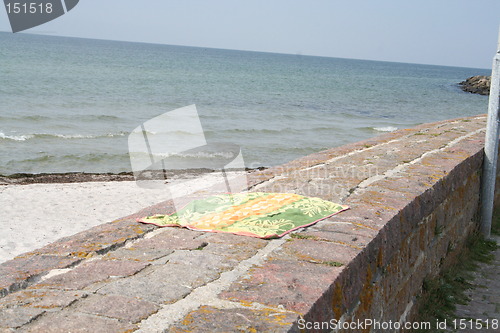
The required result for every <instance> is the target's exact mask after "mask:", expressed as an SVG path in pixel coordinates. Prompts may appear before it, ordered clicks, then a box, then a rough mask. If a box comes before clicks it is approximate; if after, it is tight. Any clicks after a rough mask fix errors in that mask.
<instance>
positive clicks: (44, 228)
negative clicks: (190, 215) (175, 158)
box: [0, 173, 221, 263]
mask: <svg viewBox="0 0 500 333" xmlns="http://www.w3.org/2000/svg"><path fill="white" fill-rule="evenodd" d="M220 180H221V178H220V174H218V173H213V174H212V173H209V174H204V175H198V176H191V179H186V178H179V179H176V180H173V181H171V182H170V183H169V184H168V190H166V189H146V188H141V187H139V186H138V185H137V184H136V182H135V181H108V182H81V183H49V184H28V185H2V186H0V205H1V207H2V209H1V210H0V223H1V229H2V232H1V234H0V263H2V262H5V261H7V260H10V259H12V258H14V257H16V256H18V255H20V254H22V253H25V252H28V251H32V250H35V249H37V248H40V247H43V246H45V245H47V244H49V243H51V242H54V241H56V240H57V239H59V238H62V237H66V236H70V235H74V234H76V233H78V232H80V231H83V230H86V229H89V228H92V227H94V226H96V225H99V224H102V223H106V222H111V221H113V220H115V219H118V218H120V217H124V216H127V215H130V214H133V213H135V212H137V211H139V210H140V209H142V208H145V207H147V206H150V205H153V204H156V203H159V202H162V201H165V200H168V199H171V198H172V197H178V196H183V195H186V194H189V193H192V192H194V191H197V190H200V189H203V188H205V187H208V186H211V185H213V184H216V183H219V182H220Z"/></svg>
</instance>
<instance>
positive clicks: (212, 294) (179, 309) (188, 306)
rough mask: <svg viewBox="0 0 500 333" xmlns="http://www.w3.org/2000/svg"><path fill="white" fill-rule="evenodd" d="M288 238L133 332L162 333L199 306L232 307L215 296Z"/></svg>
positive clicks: (269, 245)
mask: <svg viewBox="0 0 500 333" xmlns="http://www.w3.org/2000/svg"><path fill="white" fill-rule="evenodd" d="M288 237H289V236H285V237H283V238H280V239H277V240H270V241H269V243H268V244H267V245H266V246H265V247H264V248H262V249H260V250H259V251H258V252H257V254H255V255H254V256H253V257H251V258H249V259H246V260H243V261H241V262H240V263H239V264H238V265H237V266H236V267H235V268H234V269H233V270H232V271H226V272H223V273H221V275H220V277H219V278H218V279H217V280H215V281H213V282H211V283H208V284H206V285H204V286H202V287H199V288H196V289H195V290H193V291H192V292H191V293H190V294H189V295H187V296H186V297H185V298H183V299H181V300H179V301H177V302H176V303H173V304H168V305H164V306H163V307H162V309H161V310H160V311H158V312H157V313H155V314H154V315H152V316H150V317H149V318H147V319H145V320H143V321H142V322H141V323H140V329H139V330H138V331H137V332H143V333H146V332H147V333H150V332H164V331H165V330H166V329H168V328H169V327H170V326H171V325H172V324H173V323H175V322H177V321H179V320H181V319H182V318H184V317H185V316H186V315H187V314H188V313H189V312H191V311H194V310H196V309H198V308H199V307H200V306H203V305H208V306H215V307H217V306H219V307H220V306H224V305H229V306H235V305H234V302H230V303H228V302H226V301H224V300H220V299H219V298H218V295H219V294H220V293H221V292H222V291H224V290H225V289H227V288H228V287H229V286H230V285H231V284H232V283H233V282H234V281H236V280H237V279H238V278H240V277H241V276H243V275H244V274H246V273H247V272H248V271H249V270H250V268H252V267H253V266H256V265H260V264H262V263H263V262H264V261H265V259H266V258H267V256H268V255H269V254H270V253H272V252H273V251H275V250H277V249H278V248H280V247H281V246H282V245H283V244H284V243H285V242H286V241H287V239H288Z"/></svg>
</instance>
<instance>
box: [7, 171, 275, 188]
mask: <svg viewBox="0 0 500 333" xmlns="http://www.w3.org/2000/svg"><path fill="white" fill-rule="evenodd" d="M265 169H267V167H257V168H245V171H247V172H250V171H254V170H265ZM157 172H163V171H160V170H158V171H157ZM216 172H218V170H212V169H201V168H200V169H178V170H167V171H166V176H167V182H169V181H173V180H177V179H190V178H195V177H199V176H203V175H205V174H211V173H216ZM122 181H135V177H134V174H133V172H120V173H112V172H106V173H92V172H64V173H56V172H55V173H15V174H11V175H1V174H0V186H2V185H29V184H68V183H89V182H122Z"/></svg>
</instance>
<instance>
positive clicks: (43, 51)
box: [0, 32, 489, 175]
mask: <svg viewBox="0 0 500 333" xmlns="http://www.w3.org/2000/svg"><path fill="white" fill-rule="evenodd" d="M488 74H489V70H487V69H473V68H457V67H443V66H431V65H417V64H405V63H391V62H375V61H364V60H353V59H339V58H327V57H313V56H303V55H286V54H273V53H261V52H244V51H234V50H221V49H209V48H195V47H183V46H171V45H157V44H145V43H130V42H118V41H104V40H91V39H80V38H66V37H53V36H43V35H30V34H11V33H1V32H0V174H4V175H8V174H13V173H21V172H22V173H42V172H48V173H52V172H74V171H78V172H82V171H83V172H122V171H130V169H131V166H130V160H129V155H128V147H127V137H128V135H129V133H130V132H131V131H133V130H134V129H135V128H136V127H138V126H140V125H141V124H142V123H143V122H145V121H147V120H149V119H152V118H154V117H156V116H158V115H161V114H163V113H165V112H168V111H171V110H174V109H177V108H181V107H184V106H187V105H191V104H196V106H197V109H198V113H199V116H200V119H201V124H202V126H203V129H204V132H205V136H206V139H207V141H208V142H209V143H218V142H230V143H233V144H237V145H239V146H240V147H241V149H242V154H243V156H244V159H245V164H246V165H247V166H248V167H258V166H272V165H278V164H282V163H284V162H287V161H289V160H292V159H294V158H297V157H300V156H303V155H306V154H310V153H313V152H316V151H320V150H323V149H327V148H331V147H336V146H340V145H343V144H346V143H350V142H355V141H359V140H362V139H366V138H369V137H372V136H375V135H377V134H380V133H381V132H385V131H393V130H396V129H400V128H407V127H412V126H414V125H417V124H420V123H425V122H432V121H438V120H444V119H450V118H456V117H463V116H471V115H476V114H481V113H486V112H487V102H488V99H487V97H485V96H479V95H473V94H468V93H464V92H462V91H461V90H460V89H459V87H458V86H457V83H458V82H460V81H462V80H464V79H465V78H467V77H469V76H473V75H488Z"/></svg>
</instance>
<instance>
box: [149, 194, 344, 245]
mask: <svg viewBox="0 0 500 333" xmlns="http://www.w3.org/2000/svg"><path fill="white" fill-rule="evenodd" d="M346 209H348V207H347V206H342V205H339V204H335V203H332V202H330V201H326V200H322V199H319V198H309V197H304V196H301V195H298V194H293V193H261V192H255V193H237V194H223V195H216V196H212V197H209V198H206V199H201V200H194V201H192V202H190V203H189V204H188V205H187V206H186V207H184V208H182V209H180V210H179V211H177V212H176V213H174V214H171V215H155V216H150V217H145V218H142V219H139V222H143V223H151V224H155V225H158V226H162V227H167V226H178V227H186V228H189V229H192V230H202V231H212V232H229V233H233V234H239V235H246V236H252V237H260V238H276V237H282V236H284V235H285V234H287V233H289V232H290V231H292V230H295V229H298V228H301V227H305V226H308V225H311V224H314V223H316V222H318V221H319V220H322V219H325V218H327V217H329V216H332V215H334V214H337V213H339V212H341V211H343V210H346Z"/></svg>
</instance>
